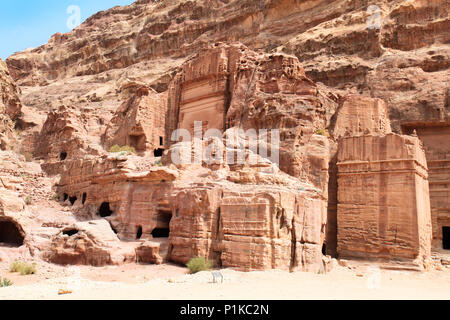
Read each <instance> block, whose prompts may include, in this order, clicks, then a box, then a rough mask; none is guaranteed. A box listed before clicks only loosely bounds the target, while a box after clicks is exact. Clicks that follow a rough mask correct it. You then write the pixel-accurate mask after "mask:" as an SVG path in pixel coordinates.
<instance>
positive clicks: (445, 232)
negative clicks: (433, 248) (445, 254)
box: [442, 227, 450, 250]
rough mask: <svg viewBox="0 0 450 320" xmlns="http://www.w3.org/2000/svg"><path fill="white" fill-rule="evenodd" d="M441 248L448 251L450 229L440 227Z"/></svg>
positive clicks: (449, 247) (449, 248)
mask: <svg viewBox="0 0 450 320" xmlns="http://www.w3.org/2000/svg"><path fill="white" fill-rule="evenodd" d="M442 248H444V249H445V250H450V227H442Z"/></svg>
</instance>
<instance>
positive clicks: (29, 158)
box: [23, 152, 33, 162]
mask: <svg viewBox="0 0 450 320" xmlns="http://www.w3.org/2000/svg"><path fill="white" fill-rule="evenodd" d="M23 156H24V157H25V161H26V162H31V161H33V155H32V154H31V153H30V152H24V153H23Z"/></svg>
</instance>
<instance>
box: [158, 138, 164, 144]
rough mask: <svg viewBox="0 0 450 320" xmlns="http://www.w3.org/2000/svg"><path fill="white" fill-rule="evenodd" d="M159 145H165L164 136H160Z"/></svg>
mask: <svg viewBox="0 0 450 320" xmlns="http://www.w3.org/2000/svg"><path fill="white" fill-rule="evenodd" d="M159 145H160V146H162V145H164V138H163V137H159Z"/></svg>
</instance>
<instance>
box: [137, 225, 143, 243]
mask: <svg viewBox="0 0 450 320" xmlns="http://www.w3.org/2000/svg"><path fill="white" fill-rule="evenodd" d="M141 238H142V227H139V228H138V230H137V233H136V239H137V240H139V239H141Z"/></svg>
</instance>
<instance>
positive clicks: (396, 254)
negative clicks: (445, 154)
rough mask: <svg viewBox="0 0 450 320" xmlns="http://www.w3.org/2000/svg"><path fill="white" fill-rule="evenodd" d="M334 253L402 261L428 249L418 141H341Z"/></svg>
mask: <svg viewBox="0 0 450 320" xmlns="http://www.w3.org/2000/svg"><path fill="white" fill-rule="evenodd" d="M337 217H338V221H337V226H338V254H339V257H342V258H349V257H353V258H355V257H356V258H365V259H370V258H372V259H385V260H400V261H401V260H406V261H408V260H409V261H410V262H412V263H415V264H417V265H419V266H421V267H423V265H424V262H425V260H426V259H429V257H430V251H431V214H430V200H429V190H428V172H427V165H426V159H425V153H424V151H423V148H422V145H421V143H420V141H419V140H418V139H417V138H414V137H409V136H400V135H395V134H389V135H387V136H384V137H376V136H361V137H349V138H344V139H343V140H342V142H341V143H340V148H339V154H338V214H337Z"/></svg>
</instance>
